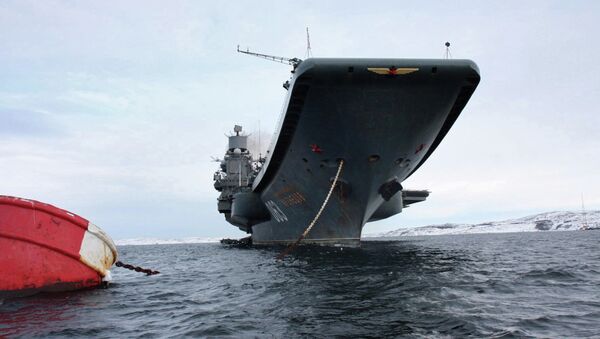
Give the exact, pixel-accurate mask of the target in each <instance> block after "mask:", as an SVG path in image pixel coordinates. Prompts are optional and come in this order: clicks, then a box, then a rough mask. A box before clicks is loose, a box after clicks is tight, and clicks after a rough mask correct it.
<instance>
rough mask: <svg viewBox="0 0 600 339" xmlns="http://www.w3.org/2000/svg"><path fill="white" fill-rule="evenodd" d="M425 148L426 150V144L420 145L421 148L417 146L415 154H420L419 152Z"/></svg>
mask: <svg viewBox="0 0 600 339" xmlns="http://www.w3.org/2000/svg"><path fill="white" fill-rule="evenodd" d="M423 148H425V144H420V145H419V146H417V150H416V151H415V154H418V153H419V152H421V151H422V150H423Z"/></svg>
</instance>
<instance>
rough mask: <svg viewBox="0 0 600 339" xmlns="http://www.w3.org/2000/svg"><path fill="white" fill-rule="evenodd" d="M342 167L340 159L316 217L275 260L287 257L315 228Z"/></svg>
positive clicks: (342, 160)
mask: <svg viewBox="0 0 600 339" xmlns="http://www.w3.org/2000/svg"><path fill="white" fill-rule="evenodd" d="M342 167H344V159H340V165H339V166H338V170H337V173H336V174H335V178H334V179H333V183H331V187H330V188H329V192H328V193H327V196H326V197H325V201H323V204H322V205H321V208H320V209H319V211H318V212H317V215H315V217H314V218H313V220H312V221H311V222H310V224H309V225H308V227H307V228H306V229H305V230H304V232H303V233H302V234H301V235H300V237H299V238H298V240H296V242H294V243H293V244H291V245H289V246H288V247H287V248H286V249H285V250H284V251H283V252H281V253H280V254H279V255H278V256H277V260H281V259H283V258H284V257H285V256H286V255H288V254H289V253H290V252H291V251H292V250H293V249H294V248H295V247H296V246H298V244H300V242H301V241H302V239H304V238H305V237H306V236H307V235H308V232H310V230H311V229H312V228H313V227H314V226H315V224H316V223H317V220H319V217H320V216H321V213H323V210H325V206H327V203H328V202H329V198H330V197H331V193H333V189H334V188H335V184H336V183H337V181H338V179H339V177H340V174H341V173H342Z"/></svg>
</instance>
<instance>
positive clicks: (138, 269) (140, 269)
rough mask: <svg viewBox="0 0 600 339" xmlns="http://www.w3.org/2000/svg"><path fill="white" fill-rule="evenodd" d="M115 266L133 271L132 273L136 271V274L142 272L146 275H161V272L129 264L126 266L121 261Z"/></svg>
mask: <svg viewBox="0 0 600 339" xmlns="http://www.w3.org/2000/svg"><path fill="white" fill-rule="evenodd" d="M115 266H117V267H123V268H126V269H128V270H132V271H136V272H140V273H146V275H155V274H159V273H160V272H159V271H153V270H151V269H147V268H141V267H139V266H134V265H129V264H124V263H122V262H120V261H117V262H116V263H115Z"/></svg>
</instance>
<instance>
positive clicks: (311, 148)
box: [310, 144, 323, 153]
mask: <svg viewBox="0 0 600 339" xmlns="http://www.w3.org/2000/svg"><path fill="white" fill-rule="evenodd" d="M310 150H311V151H313V152H315V153H323V149H321V148H320V147H319V145H317V144H312V145H310Z"/></svg>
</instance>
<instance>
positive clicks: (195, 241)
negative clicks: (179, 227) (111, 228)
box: [115, 237, 221, 246]
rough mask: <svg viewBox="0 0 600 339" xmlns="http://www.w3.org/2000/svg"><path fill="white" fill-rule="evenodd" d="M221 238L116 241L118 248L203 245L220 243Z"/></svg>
mask: <svg viewBox="0 0 600 339" xmlns="http://www.w3.org/2000/svg"><path fill="white" fill-rule="evenodd" d="M219 240H221V239H220V238H200V237H192V238H179V239H158V238H136V239H121V240H115V243H116V244H117V245H118V246H125V245H166V244H202V243H210V242H219Z"/></svg>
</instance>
